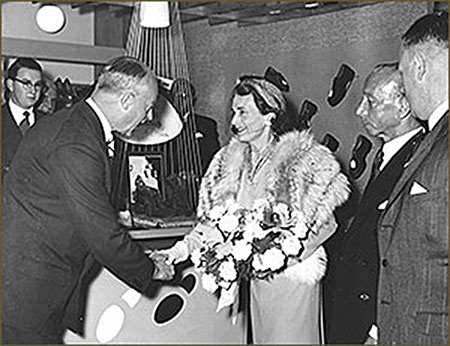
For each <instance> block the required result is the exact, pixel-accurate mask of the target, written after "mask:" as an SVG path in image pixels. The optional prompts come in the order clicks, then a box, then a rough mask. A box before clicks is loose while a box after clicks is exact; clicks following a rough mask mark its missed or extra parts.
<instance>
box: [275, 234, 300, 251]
mask: <svg viewBox="0 0 450 346" xmlns="http://www.w3.org/2000/svg"><path fill="white" fill-rule="evenodd" d="M280 245H281V250H283V252H284V253H285V254H286V255H287V256H297V255H298V253H299V252H300V250H301V248H302V244H301V243H300V240H299V239H298V238H297V237H295V236H292V235H291V236H287V237H285V238H283V239H281V241H280Z"/></svg>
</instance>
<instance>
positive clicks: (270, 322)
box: [158, 77, 348, 344]
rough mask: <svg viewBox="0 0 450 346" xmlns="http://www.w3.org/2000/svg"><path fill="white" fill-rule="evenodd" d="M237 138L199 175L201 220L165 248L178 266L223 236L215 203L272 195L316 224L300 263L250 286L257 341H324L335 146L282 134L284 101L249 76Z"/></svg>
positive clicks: (340, 193)
mask: <svg viewBox="0 0 450 346" xmlns="http://www.w3.org/2000/svg"><path fill="white" fill-rule="evenodd" d="M231 101H232V102H231V109H232V112H233V118H232V121H231V126H232V127H231V129H232V132H233V138H232V139H231V141H230V143H229V144H228V145H226V146H224V147H223V148H222V149H221V150H220V151H219V152H218V153H217V154H216V155H215V157H214V159H213V160H212V162H211V164H210V166H209V168H208V170H207V172H206V174H205V176H204V178H203V179H202V184H201V189H200V194H199V206H198V210H197V214H198V217H199V220H200V223H199V225H198V226H197V227H196V228H195V229H194V230H193V231H192V232H191V233H190V234H188V235H187V236H185V238H184V239H183V240H181V241H179V242H177V243H176V244H175V245H174V246H173V247H172V248H170V249H167V250H161V251H159V252H158V253H159V254H164V255H165V256H167V257H168V258H169V260H170V261H173V262H174V263H177V262H181V261H184V260H186V259H188V257H189V254H191V253H192V251H193V250H194V249H196V248H198V247H200V246H201V245H202V244H205V243H209V242H213V243H214V242H216V241H219V240H220V239H221V236H220V234H218V231H217V229H215V228H214V227H213V226H211V225H210V224H208V221H207V220H208V214H209V212H210V211H211V210H212V208H213V207H215V206H217V205H221V204H223V203H224V201H229V200H230V199H231V200H233V201H235V202H237V203H239V205H241V206H243V207H247V208H251V207H252V206H253V203H254V201H256V200H260V199H264V198H270V199H271V200H275V201H277V202H283V203H285V204H287V205H289V206H291V207H292V208H295V209H296V210H297V211H300V212H301V213H302V214H303V215H304V218H305V219H306V220H308V221H310V222H309V223H308V224H313V226H312V228H313V229H311V232H309V236H308V239H307V240H306V241H305V242H304V246H305V249H304V251H303V252H302V253H301V256H300V257H299V258H298V260H296V261H292V263H289V267H288V268H287V269H286V270H285V271H283V272H282V273H280V274H277V275H275V277H273V278H272V279H271V280H252V282H251V283H250V290H251V294H250V316H251V326H252V332H253V343H254V344H275V343H281V344H287V343H293V344H300V343H303V344H320V343H322V341H323V336H322V316H321V292H320V287H321V284H320V281H321V279H322V277H323V276H324V274H325V270H326V262H327V259H326V254H325V250H324V248H323V247H322V246H321V244H322V243H323V242H324V241H325V240H326V239H328V238H329V237H330V236H331V235H332V234H333V232H334V231H335V229H336V222H335V219H334V216H333V210H334V209H335V208H336V206H338V205H340V204H342V203H343V202H344V201H345V200H346V198H347V197H348V187H347V179H346V178H345V177H344V175H343V174H342V173H340V167H339V164H338V163H337V161H336V160H335V158H334V157H333V155H332V154H331V153H330V151H329V150H328V149H327V148H326V147H324V146H323V145H320V144H318V143H317V142H316V141H315V140H314V138H313V136H312V135H311V134H310V133H309V132H308V131H302V132H298V131H291V132H288V133H285V134H281V133H280V132H281V131H280V130H279V129H280V126H279V124H280V123H282V122H283V120H285V119H284V118H285V117H286V100H285V98H284V96H283V94H282V92H281V91H280V90H279V89H278V88H277V87H276V86H275V85H274V84H272V83H271V82H269V81H267V80H265V79H263V78H259V77H245V78H242V79H241V80H240V82H239V83H238V84H237V85H236V86H235V88H234V89H233V92H232V97H231Z"/></svg>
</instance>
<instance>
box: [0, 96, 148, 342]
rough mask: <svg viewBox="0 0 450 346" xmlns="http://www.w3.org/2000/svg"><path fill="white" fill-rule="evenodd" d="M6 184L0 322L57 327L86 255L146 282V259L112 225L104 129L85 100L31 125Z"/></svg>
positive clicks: (135, 283) (140, 286)
mask: <svg viewBox="0 0 450 346" xmlns="http://www.w3.org/2000/svg"><path fill="white" fill-rule="evenodd" d="M5 185H6V186H5V189H4V193H3V206H2V207H3V208H2V243H1V244H2V263H1V264H2V290H1V291H2V296H3V300H2V313H3V316H2V317H3V318H2V322H3V324H6V325H9V326H13V327H19V328H21V329H22V330H27V331H31V332H33V331H34V332H36V331H38V332H40V333H44V334H52V335H54V334H55V333H60V332H61V329H62V328H64V327H65V326H66V325H65V323H63V316H64V315H67V314H71V313H72V316H77V314H76V313H73V312H72V311H68V307H67V304H68V302H69V299H70V298H71V297H72V296H73V295H74V292H75V287H76V286H77V283H78V282H79V280H80V276H81V272H82V270H83V266H84V264H85V261H90V256H93V257H94V258H95V259H96V260H97V261H98V262H100V263H101V264H102V265H104V266H105V267H107V268H108V269H109V270H110V271H112V272H113V273H115V274H116V275H117V276H119V277H120V278H121V279H122V280H124V281H125V282H126V283H127V284H129V285H130V286H131V287H133V288H135V289H137V290H139V291H142V290H144V289H145V288H146V287H147V286H148V285H149V283H150V281H151V278H152V274H153V269H154V267H153V264H152V262H151V261H150V260H149V259H148V258H147V257H146V255H145V254H144V252H143V251H142V249H141V248H140V246H138V245H137V244H135V243H133V241H132V240H131V239H130V237H129V235H128V234H127V233H126V232H125V231H122V230H121V229H120V228H119V226H118V224H117V221H116V220H117V216H116V214H115V212H114V210H113V207H112V206H111V203H110V199H109V194H108V193H109V190H110V169H109V165H108V158H107V154H106V145H105V139H104V134H103V130H102V127H101V123H100V121H99V119H98V118H97V116H96V115H95V114H94V113H93V111H92V110H91V108H90V107H89V106H88V105H87V104H85V103H84V102H82V103H80V104H78V105H76V106H74V107H73V108H71V109H68V110H64V111H62V112H61V113H59V114H56V115H55V116H52V117H47V118H45V119H42V120H41V121H40V122H39V123H38V124H36V126H34V127H33V128H32V129H30V131H29V132H28V133H27V135H26V136H25V137H24V139H23V141H22V143H21V146H20V147H19V149H18V151H17V153H16V157H15V159H14V161H13V163H12V166H11V170H10V171H9V173H8V175H7V177H6V184H5ZM90 262H91V261H90ZM71 306H74V307H75V308H77V306H76V304H74V305H71ZM70 322H73V321H70Z"/></svg>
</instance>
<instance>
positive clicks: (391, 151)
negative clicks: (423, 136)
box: [380, 127, 424, 171]
mask: <svg viewBox="0 0 450 346" xmlns="http://www.w3.org/2000/svg"><path fill="white" fill-rule="evenodd" d="M420 131H424V128H423V127H417V128H415V129H414V130H411V131H409V132H406V133H404V134H402V135H401V136H398V137H395V138H394V139H391V140H390V141H389V142H386V143H384V144H383V149H382V150H383V162H382V163H381V166H380V171H381V170H383V168H384V167H386V165H387V164H388V162H389V161H390V160H391V159H392V157H394V155H395V154H396V153H397V152H398V151H399V150H400V149H401V148H402V147H403V146H404V145H405V144H406V142H408V141H409V140H410V139H411V138H412V137H413V136H415V135H416V134H417V133H418V132H420Z"/></svg>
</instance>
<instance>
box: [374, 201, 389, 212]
mask: <svg viewBox="0 0 450 346" xmlns="http://www.w3.org/2000/svg"><path fill="white" fill-rule="evenodd" d="M388 202H389V201H388V200H385V201H384V202H383V203H380V204H379V205H378V207H377V209H378V210H384V209H386V206H387V205H388Z"/></svg>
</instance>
